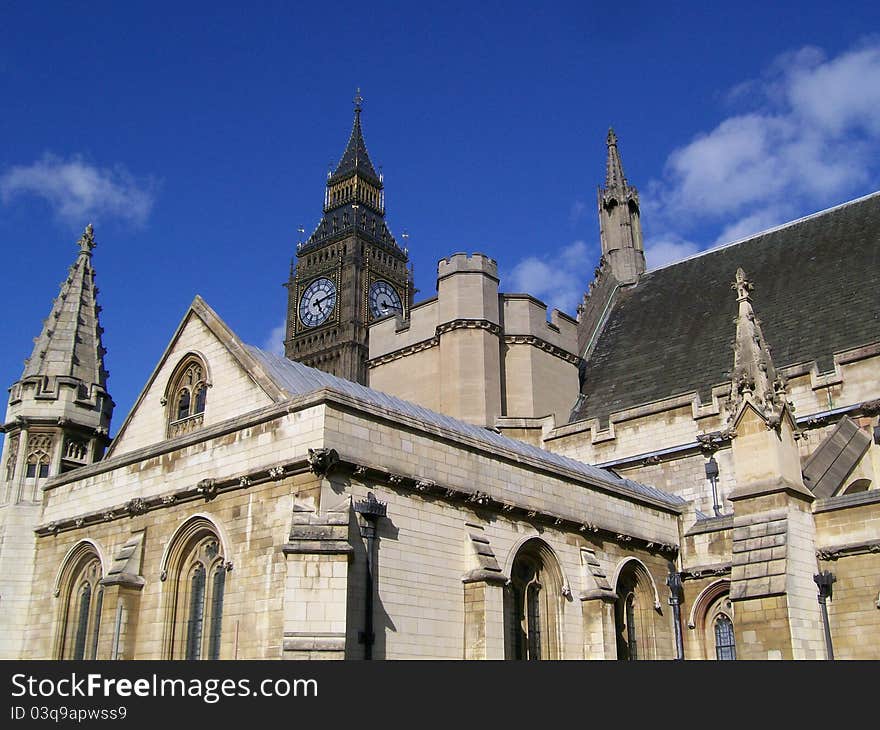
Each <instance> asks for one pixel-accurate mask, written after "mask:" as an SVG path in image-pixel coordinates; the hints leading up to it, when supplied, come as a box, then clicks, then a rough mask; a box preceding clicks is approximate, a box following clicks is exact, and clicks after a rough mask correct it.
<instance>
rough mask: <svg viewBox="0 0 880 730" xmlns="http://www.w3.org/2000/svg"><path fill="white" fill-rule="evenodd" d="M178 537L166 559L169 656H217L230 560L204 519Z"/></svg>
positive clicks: (200, 657) (205, 657) (214, 657)
mask: <svg viewBox="0 0 880 730" xmlns="http://www.w3.org/2000/svg"><path fill="white" fill-rule="evenodd" d="M183 533H184V535H183V536H182V537H181V538H180V539H179V540H178V542H179V545H178V546H177V547H179V548H180V549H179V550H174V551H173V553H172V557H171V561H170V563H169V568H170V569H169V574H168V577H167V582H168V584H169V585H170V588H171V591H172V594H171V600H170V614H169V617H168V623H167V629H168V643H167V647H168V656H169V657H170V658H172V659H188V660H196V659H219V658H220V648H221V637H222V624H223V600H224V596H225V592H226V574H227V572H228V570H229V566H230V564H229V563H228V562H227V561H226V560H225V558H224V556H223V549H222V545H221V542H220V540H219V538H218V537H217V535H216V534H215V533H214V532H213V531H211V530H210V528H208V527H207V526H206V524H205V523H204V522H201V521H196V522H194V523H193V524H192V525H191V526H190V527H189V528H188V529H185V530H184V531H183Z"/></svg>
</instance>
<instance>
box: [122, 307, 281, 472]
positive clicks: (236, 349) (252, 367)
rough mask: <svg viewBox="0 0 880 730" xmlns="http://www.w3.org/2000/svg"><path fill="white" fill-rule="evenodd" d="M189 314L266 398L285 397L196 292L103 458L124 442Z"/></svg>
mask: <svg viewBox="0 0 880 730" xmlns="http://www.w3.org/2000/svg"><path fill="white" fill-rule="evenodd" d="M192 318H197V319H198V320H200V321H201V322H202V323H203V324H204V325H205V327H207V329H208V330H209V331H210V332H211V334H213V336H214V337H215V338H216V339H217V341H218V342H219V343H220V344H221V345H222V346H223V347H224V348H225V350H226V352H227V353H228V354H229V356H230V357H231V358H232V360H233V361H234V362H235V363H237V365H238V367H240V368H241V370H242V372H244V373H246V374H247V377H248V378H250V380H251V381H253V383H254V384H255V385H256V386H257V388H258V389H259V391H260V392H262V393H263V394H264V396H265V397H266V398H268V399H269V401H270V402H274V403H280V402H281V401H283V400H285V399H286V395H285V393H284V391H283V390H282V389H280V388H279V387H278V386H277V385H276V384H275V381H274V380H273V379H272V378H270V377H268V376H267V375H266V373H265V372H263V369H262V366H261V364H260V363H259V362H258V361H256V360H254V358H253V357H252V356H251V353H250V350H249V348H248V346H247V345H245V344H244V343H243V342H242V341H241V340H240V339H239V338H238V335H236V334H235V332H233V331H232V330H231V329H230V328H229V326H228V325H227V324H226V323H225V322H224V321H223V320H222V319H220V317H219V315H218V314H217V313H216V312H215V311H214V310H213V309H211V307H209V306H208V304H207V302H205V300H204V299H202V298H201V297H200V296H199V295H198V294H197V295H196V296H195V298H194V299H193V301H192V304H190V306H189V308H188V309H187V310H186V313H185V314H184V315H183V318H182V319H181V320H180V324H179V325H178V326H177V329H176V330H175V332H174V335H173V336H172V337H171V341H170V342H169V343H168V346H167V347H166V348H165V351H164V352H163V353H162V357H160V358H159V361H158V363H156V367H155V368H154V369H153V372H152V373H151V374H150V377H149V378H148V380H147V382H146V384H145V385H144V387H143V389H142V390H141V392H140V394H139V395H138V397H137V400H136V401H135V403H134V405H133V406H132V407H131V410H130V411H129V412H128V415H127V416H126V418H125V421H123V423H122V426H121V427H120V428H119V431H118V432H117V434H116V436H115V437H114V439H113V443H112V444H111V445H110V448H109V449H108V450H107V454H106V456H105V459H106V458H110V457H111V456H115V455H116V453H117V451H118V449H119V448H125V447H124V446H120V444H124V443H125V442H124V437H125V434H126V431H128V429H129V426H130V424H131V422H132V420H133V419H134V418H135V416H136V414H137V413H138V411H139V409H140V408H141V407H142V404H143V403H144V401H145V399H146V398H147V395H148V394H149V393H150V392H151V390H152V388H153V385H154V383H155V382H156V380H157V378H158V376H159V373H160V372H161V371H162V369H163V367H164V366H165V364H166V362H167V361H168V359H169V357H170V356H171V354H172V353H173V352H174V350H175V347H176V346H177V343H178V341H179V340H180V338H181V335H182V334H183V332H184V330H185V328H186V326H187V323H188V322H189V321H190V320H191V319H192Z"/></svg>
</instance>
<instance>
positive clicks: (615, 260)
mask: <svg viewBox="0 0 880 730" xmlns="http://www.w3.org/2000/svg"><path fill="white" fill-rule="evenodd" d="M605 144H606V146H607V147H608V156H607V158H606V161H605V187H604V188H599V190H598V195H597V199H598V205H599V230H600V235H601V243H602V260H603V264H604V263H607V264H608V265H609V266H610V268H611V272H612V273H613V274H614V277H615V278H616V279H617V281H618V282H620V283H621V284H635V283H636V281H638V278H639V276H641V275H642V274H643V273H644V272H645V250H644V244H643V243H642V224H641V219H640V211H639V191H638V190H636V188H635V186H633V185H630V184H629V183H628V182H627V181H626V176H625V175H624V174H623V162H621V159H620V150H619V149H618V147H617V135H616V134H615V133H614V129H613V128H611V127H609V128H608V136H607V137H606V138H605Z"/></svg>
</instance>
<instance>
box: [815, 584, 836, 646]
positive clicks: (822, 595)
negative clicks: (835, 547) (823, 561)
mask: <svg viewBox="0 0 880 730" xmlns="http://www.w3.org/2000/svg"><path fill="white" fill-rule="evenodd" d="M813 580H814V581H815V582H816V585H817V586H818V588H819V595H818V599H819V605H820V606H821V607H822V625H823V626H824V627H825V653H826V657H827V658H828V659H834V648H833V647H832V646H831V626H830V624H829V623H828V606H827V605H826V599H829V598H831V584H832V583H834V581H835V580H837V579H836V578H835V577H834V573H832V572H831V571H830V570H823V571H822V572H821V573H818V574H817V575H814V576H813Z"/></svg>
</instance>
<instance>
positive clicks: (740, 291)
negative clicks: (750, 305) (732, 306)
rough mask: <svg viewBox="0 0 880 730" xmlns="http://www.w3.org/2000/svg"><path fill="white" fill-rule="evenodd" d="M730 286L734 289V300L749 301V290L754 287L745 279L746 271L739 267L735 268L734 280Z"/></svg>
mask: <svg viewBox="0 0 880 730" xmlns="http://www.w3.org/2000/svg"><path fill="white" fill-rule="evenodd" d="M730 288H731V289H735V290H736V301H738V302H742V301H750V300H749V292H750V291H751V290H752V289H753V288H754V284H752V282H750V281H749V280H748V279H746V272H745V271H743V270H742V269H741V268H740V269H737V270H736V280H735V281H734V282H733V283H732V284H731V285H730Z"/></svg>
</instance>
